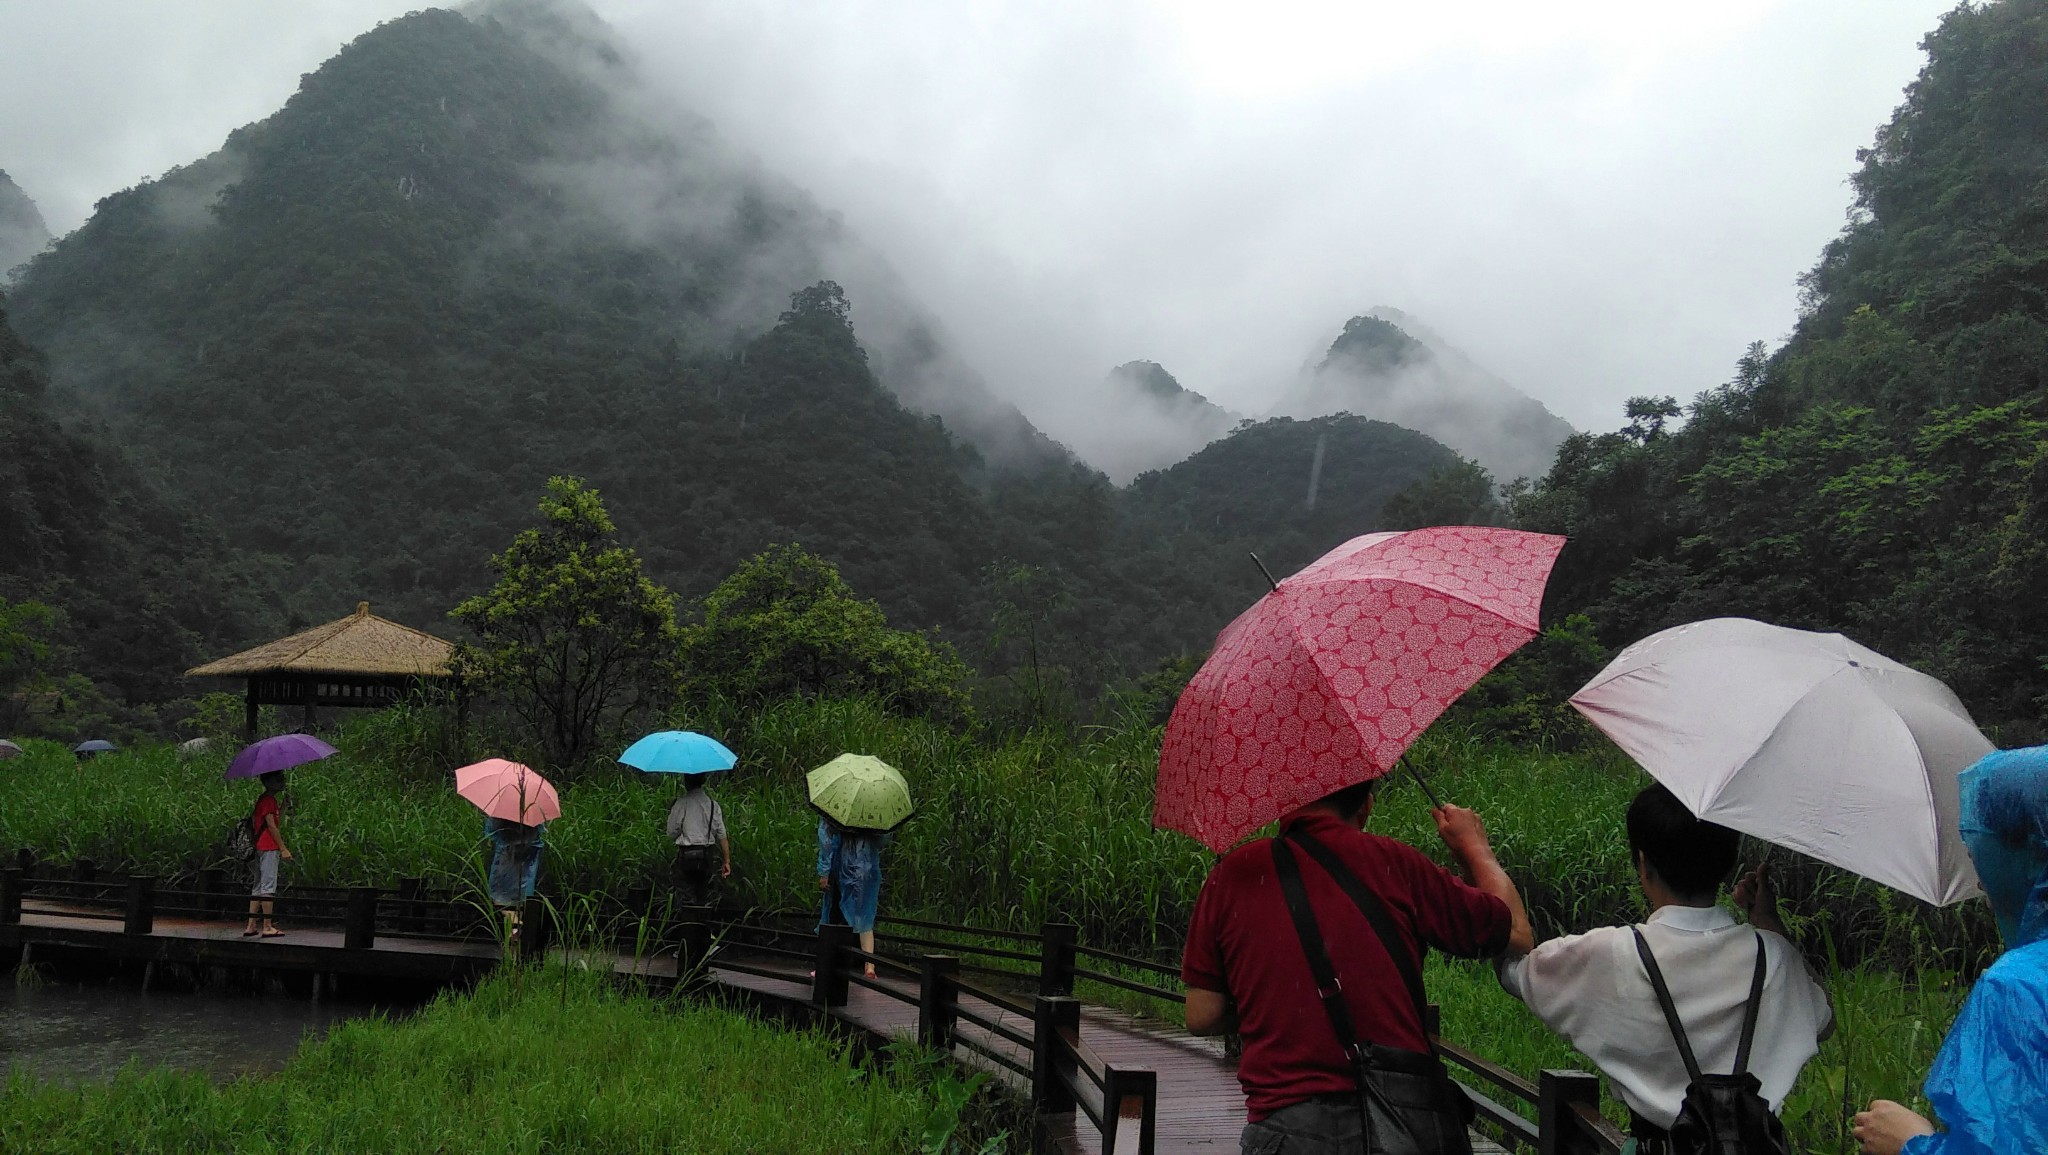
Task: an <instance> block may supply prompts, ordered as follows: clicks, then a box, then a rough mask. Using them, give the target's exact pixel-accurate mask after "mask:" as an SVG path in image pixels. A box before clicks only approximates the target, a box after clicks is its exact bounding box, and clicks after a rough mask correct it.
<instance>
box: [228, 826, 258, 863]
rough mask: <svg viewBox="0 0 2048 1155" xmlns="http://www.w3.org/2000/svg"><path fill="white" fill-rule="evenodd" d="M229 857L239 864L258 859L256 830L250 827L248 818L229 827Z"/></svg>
mask: <svg viewBox="0 0 2048 1155" xmlns="http://www.w3.org/2000/svg"><path fill="white" fill-rule="evenodd" d="M228 857H230V858H232V859H234V860H235V861H237V862H248V861H249V860H250V859H252V858H255V857H256V828H255V827H253V826H250V825H249V820H248V819H247V818H237V819H235V824H234V825H233V826H230V827H228Z"/></svg>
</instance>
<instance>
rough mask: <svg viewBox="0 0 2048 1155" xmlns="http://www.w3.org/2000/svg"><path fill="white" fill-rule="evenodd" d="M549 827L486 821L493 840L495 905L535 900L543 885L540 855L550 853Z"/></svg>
mask: <svg viewBox="0 0 2048 1155" xmlns="http://www.w3.org/2000/svg"><path fill="white" fill-rule="evenodd" d="M547 828H548V824H547V823H545V822H543V823H540V824H539V825H537V826H526V825H523V824H521V823H518V822H507V821H505V820H504V819H502V818H485V819H484V833H485V834H487V835H489V836H490V839H491V871H490V885H491V902H492V903H494V904H496V905H498V906H502V907H513V906H518V905H519V904H520V903H522V902H524V901H526V900H527V899H529V898H532V897H533V892H534V890H535V889H536V886H537V884H538V883H539V881H540V853H541V851H542V850H544V849H546V847H547V841H546V833H547Z"/></svg>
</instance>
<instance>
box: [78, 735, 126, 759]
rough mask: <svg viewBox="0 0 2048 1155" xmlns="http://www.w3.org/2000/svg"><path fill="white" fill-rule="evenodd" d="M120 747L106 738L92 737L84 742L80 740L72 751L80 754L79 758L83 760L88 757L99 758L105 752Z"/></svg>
mask: <svg viewBox="0 0 2048 1155" xmlns="http://www.w3.org/2000/svg"><path fill="white" fill-rule="evenodd" d="M119 749H120V747H119V746H116V745H114V744H113V743H112V742H109V741H107V740H106V739H105V738H91V739H88V740H86V741H84V742H80V743H79V744H78V745H76V746H73V747H72V748H71V752H72V753H73V754H76V755H78V760H79V761H81V762H83V761H85V760H86V759H87V758H97V757H99V756H100V755H101V754H105V753H107V752H108V751H110V750H119Z"/></svg>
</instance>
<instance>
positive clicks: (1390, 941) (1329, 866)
mask: <svg viewBox="0 0 2048 1155" xmlns="http://www.w3.org/2000/svg"><path fill="white" fill-rule="evenodd" d="M1282 837H1283V838H1291V839H1293V840H1294V841H1295V842H1298V843H1300V844H1301V848H1302V849H1303V850H1305V851H1307V852H1308V856H1309V857H1310V858H1313V859H1315V860H1316V863H1317V864H1318V865H1320V866H1321V867H1322V868H1323V869H1324V870H1325V871H1328V872H1329V875H1330V877H1331V878H1333V879H1335V880H1336V882H1337V886H1338V888H1339V889H1341V890H1342V891H1343V892H1344V894H1345V895H1346V896H1347V897H1349V898H1350V899H1351V901H1352V903H1353V904H1354V905H1355V906H1357V907H1358V912H1359V913H1360V914H1362V915H1364V916H1365V921H1366V922H1367V923H1368V924H1369V925H1370V926H1371V927H1372V932H1373V934H1374V935H1375V936H1377V937H1378V938H1379V940H1380V946H1381V947H1382V948H1383V949H1385V950H1386V952H1387V957H1388V958H1389V959H1391V960H1392V961H1393V964H1394V970H1395V971H1396V972H1397V973H1399V974H1400V976H1401V983H1402V985H1403V986H1406V987H1407V988H1408V997H1409V998H1410V999H1412V1000H1413V1001H1414V1003H1415V1023H1416V1027H1417V1029H1419V1030H1421V1031H1422V1032H1423V1033H1424V1034H1425V1035H1426V1034H1428V1032H1429V1013H1428V1011H1427V1010H1426V1009H1425V1008H1426V1007H1428V1005H1429V996H1428V995H1427V994H1425V993H1424V992H1423V989H1422V968H1421V967H1420V966H1418V965H1417V964H1416V960H1415V957H1414V956H1413V955H1411V954H1409V953H1408V949H1407V943H1406V940H1404V939H1403V938H1402V937H1401V932H1400V930H1399V929H1397V928H1396V927H1395V926H1394V920H1393V918H1392V916H1390V915H1389V914H1388V913H1387V907H1386V904H1385V903H1383V902H1381V901H1380V896H1379V895H1377V894H1374V893H1373V892H1372V888H1371V887H1369V886H1367V885H1365V883H1364V882H1362V881H1360V880H1359V877H1358V876H1357V875H1356V874H1353V873H1352V872H1351V868H1350V867H1348V866H1345V865H1344V860H1343V859H1341V858H1338V857H1337V855H1336V852H1335V851H1332V850H1331V849H1330V848H1329V847H1327V846H1324V845H1323V844H1322V843H1320V842H1318V841H1316V840H1315V839H1314V838H1313V837H1311V836H1310V835H1309V833H1308V832H1307V831H1305V830H1302V829H1300V828H1298V827H1297V828H1295V829H1293V830H1290V831H1288V832H1287V833H1286V834H1284V835H1282Z"/></svg>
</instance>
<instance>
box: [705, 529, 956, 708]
mask: <svg viewBox="0 0 2048 1155" xmlns="http://www.w3.org/2000/svg"><path fill="white" fill-rule="evenodd" d="M679 632H680V635H681V638H680V645H679V647H678V650H677V653H678V655H679V662H680V666H681V671H682V679H683V685H684V687H685V690H686V692H688V693H690V694H692V695H693V696H696V697H699V698H708V697H712V696H720V695H722V696H725V697H728V698H736V699H740V700H747V701H757V700H761V699H769V698H779V697H784V696H787V695H792V694H806V695H820V696H827V697H838V696H846V697H852V696H859V695H872V696H873V697H875V698H877V699H879V700H881V701H883V702H884V703H886V704H887V705H888V706H889V707H890V708H891V709H894V710H897V711H900V712H903V713H906V714H919V713H941V714H952V713H959V712H961V711H963V710H964V709H965V705H964V698H963V696H962V691H961V684H962V682H963V681H964V680H965V679H966V676H967V667H966V666H965V665H964V664H963V663H962V662H961V661H960V659H959V657H957V656H956V655H955V654H954V653H953V650H952V648H951V647H950V646H947V645H945V644H944V643H942V642H939V641H936V640H934V639H932V638H930V637H928V636H926V635H924V634H922V633H917V632H914V631H911V630H898V629H892V628H890V626H889V622H888V619H887V618H886V617H884V616H883V614H882V609H881V607H880V606H878V605H876V604H875V603H874V602H871V601H868V600H866V599H865V598H861V597H859V596H857V595H855V593H854V592H853V588H852V587H851V586H849V585H847V584H846V580H845V579H844V578H842V577H840V576H839V571H838V569H836V568H835V567H834V566H833V565H832V563H830V562H828V561H825V560H824V559H822V558H819V557H816V556H813V555H812V554H809V553H806V552H805V551H804V550H803V548H802V547H800V546H797V545H780V546H776V547H774V548H772V549H769V550H767V551H765V552H763V553H761V554H758V555H756V556H754V557H753V558H750V559H748V560H747V561H746V562H745V563H744V564H742V565H741V566H740V568H739V569H738V570H736V571H735V572H734V573H733V574H732V576H730V577H728V578H726V579H725V580H724V581H722V582H720V583H719V584H718V588H717V589H714V590H712V591H711V592H710V593H709V594H707V595H706V596H705V598H704V604H703V619H702V620H701V621H699V622H696V623H694V624H691V625H686V626H684V627H682V629H681V630H680V631H679Z"/></svg>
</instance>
